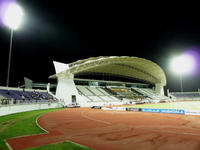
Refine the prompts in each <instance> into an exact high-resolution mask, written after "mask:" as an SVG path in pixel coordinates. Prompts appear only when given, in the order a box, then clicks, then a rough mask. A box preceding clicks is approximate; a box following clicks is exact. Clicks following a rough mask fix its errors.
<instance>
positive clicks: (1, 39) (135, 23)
mask: <svg viewBox="0 0 200 150" xmlns="http://www.w3.org/2000/svg"><path fill="white" fill-rule="evenodd" d="M1 1H2V0H1ZM18 2H19V4H20V5H21V6H22V7H23V10H24V13H25V14H24V22H23V24H22V26H21V27H20V29H19V30H17V31H15V32H14V38H13V49H12V62H11V74H10V85H11V86H16V85H17V83H18V82H21V83H22V82H23V77H24V76H26V77H28V78H30V79H32V80H34V81H36V82H49V81H51V80H49V79H48V77H49V76H50V75H52V74H54V73H55V71H54V66H53V63H52V61H53V60H56V61H59V62H63V63H70V62H73V61H76V60H79V59H85V58H89V57H93V56H137V57H142V58H146V59H149V60H151V61H153V62H155V63H157V64H158V65H160V66H161V67H162V68H163V70H164V71H165V73H166V76H167V88H169V89H170V91H178V90H180V82H179V77H178V76H177V75H174V74H173V73H172V72H171V71H170V69H169V67H168V66H169V62H170V58H171V57H172V56H173V55H176V54H180V53H182V52H184V51H187V50H191V49H192V50H194V51H196V53H199V51H200V49H199V47H200V22H199V17H198V16H197V17H196V16H195V15H194V14H196V12H194V10H192V9H191V10H190V11H188V12H185V10H184V9H183V10H178V9H177V8H176V7H174V8H171V6H167V7H164V6H163V5H162V6H160V7H157V6H154V7H152V6H150V5H148V4H145V5H144V4H141V5H136V4H131V3H130V4H128V3H118V4H117V3H116V2H115V3H100V2H95V3H86V2H82V3H80V2H78V1H77V2H75V3H73V4H72V3H69V2H67V1H50V0H48V1H45V0H42V1H41V0H19V1H18ZM187 10H188V9H187ZM197 12H198V11H197ZM9 36H10V30H9V29H8V28H7V27H5V26H0V50H1V59H0V69H1V71H0V84H1V85H2V86H5V85H6V74H7V61H8V49H9ZM197 70H198V69H197ZM199 75H200V73H199V70H198V72H196V73H195V74H193V75H190V76H189V75H186V76H183V88H184V90H185V91H192V90H195V91H196V90H197V89H198V88H199V87H200V84H199V83H200V77H199Z"/></svg>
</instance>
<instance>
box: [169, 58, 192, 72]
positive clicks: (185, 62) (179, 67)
mask: <svg viewBox="0 0 200 150" xmlns="http://www.w3.org/2000/svg"><path fill="white" fill-rule="evenodd" d="M194 67H195V61H194V58H193V57H192V56H191V55H186V54H183V55H181V56H179V57H177V58H174V59H172V61H171V68H172V70H173V71H174V72H175V73H178V74H183V73H190V72H191V71H193V70H194Z"/></svg>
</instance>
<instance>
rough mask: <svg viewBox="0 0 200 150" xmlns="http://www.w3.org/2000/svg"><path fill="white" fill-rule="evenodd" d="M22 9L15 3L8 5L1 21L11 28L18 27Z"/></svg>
mask: <svg viewBox="0 0 200 150" xmlns="http://www.w3.org/2000/svg"><path fill="white" fill-rule="evenodd" d="M22 16H23V11H22V9H21V8H20V7H19V5H17V4H16V3H11V4H9V5H8V7H7V9H6V12H5V15H4V17H3V23H4V24H5V25H6V26H8V27H10V28H11V29H13V30H16V29H18V27H19V25H20V24H21V21H22Z"/></svg>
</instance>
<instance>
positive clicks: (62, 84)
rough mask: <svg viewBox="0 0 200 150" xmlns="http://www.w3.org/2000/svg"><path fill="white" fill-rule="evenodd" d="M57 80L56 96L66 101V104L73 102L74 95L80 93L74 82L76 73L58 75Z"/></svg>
mask: <svg viewBox="0 0 200 150" xmlns="http://www.w3.org/2000/svg"><path fill="white" fill-rule="evenodd" d="M57 80H58V83H57V88H56V97H58V98H60V99H61V101H64V103H65V104H69V103H72V95H78V91H77V89H76V86H75V84H74V75H73V74H71V73H69V74H67V75H66V74H65V75H64V76H60V77H57Z"/></svg>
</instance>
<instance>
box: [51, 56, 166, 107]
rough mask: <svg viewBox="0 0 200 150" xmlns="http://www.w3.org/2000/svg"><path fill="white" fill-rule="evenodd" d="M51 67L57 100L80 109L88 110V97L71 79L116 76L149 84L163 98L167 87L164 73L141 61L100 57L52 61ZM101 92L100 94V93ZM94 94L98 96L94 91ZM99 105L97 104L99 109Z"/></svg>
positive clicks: (154, 66) (131, 58) (145, 60)
mask: <svg viewBox="0 0 200 150" xmlns="http://www.w3.org/2000/svg"><path fill="white" fill-rule="evenodd" d="M54 67H55V70H56V74H54V75H51V76H50V77H49V78H50V79H57V88H56V97H57V98H59V99H61V100H62V101H63V102H64V103H65V104H70V103H72V102H74V101H76V102H78V103H79V104H80V105H82V106H89V105H90V104H88V100H87V97H85V96H84V94H81V92H80V90H81V88H77V86H76V85H75V82H74V80H75V78H74V76H77V75H91V74H97V73H102V74H111V75H117V76H121V77H124V78H130V79H136V80H138V81H143V82H144V83H149V84H151V85H153V87H154V88H153V92H154V93H155V94H156V95H159V96H164V86H166V76H165V73H164V71H163V70H162V68H161V67H160V66H159V65H157V64H156V63H154V62H152V61H150V60H147V59H144V58H138V57H129V56H110V57H103V56H101V57H91V58H88V59H83V60H78V61H76V62H72V63H69V64H64V63H60V62H56V61H54ZM95 90H96V89H95ZM99 90H100V89H99ZM101 92H102V93H103V91H102V90H101ZM93 93H95V92H93ZM96 93H98V92H97V91H96ZM113 100H114V99H113ZM115 102H116V101H115ZM101 104H102V103H99V105H101ZM115 104H117V103H115ZM91 105H93V104H91Z"/></svg>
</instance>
